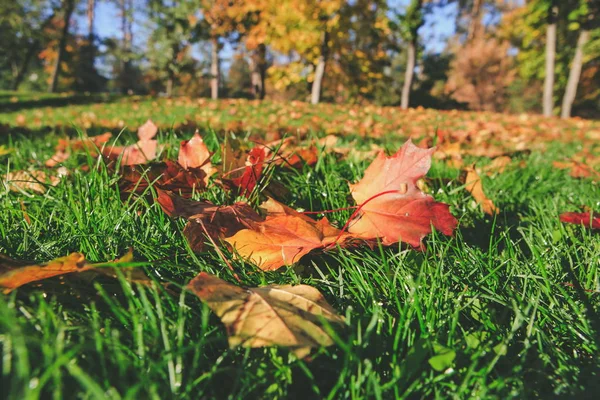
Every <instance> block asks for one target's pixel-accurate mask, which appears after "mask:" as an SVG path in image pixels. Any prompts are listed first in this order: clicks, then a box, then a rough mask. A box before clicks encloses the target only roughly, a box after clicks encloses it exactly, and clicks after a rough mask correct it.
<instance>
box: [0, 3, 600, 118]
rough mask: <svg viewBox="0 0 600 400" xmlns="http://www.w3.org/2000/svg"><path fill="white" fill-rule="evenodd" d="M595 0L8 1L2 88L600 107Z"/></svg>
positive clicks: (492, 107) (572, 110)
mask: <svg viewBox="0 0 600 400" xmlns="http://www.w3.org/2000/svg"><path fill="white" fill-rule="evenodd" d="M599 9H600V1H599V0H526V1H525V0H512V1H511V0H347V1H343V0H234V1H232V0H179V1H177V0H0V89H2V90H3V91H4V93H10V92H9V91H36V92H70V93H73V92H76V93H97V92H103V93H115V94H124V95H128V94H149V95H156V96H190V97H209V98H213V99H217V98H249V99H252V98H254V99H263V98H267V99H271V100H280V101H291V100H301V101H307V102H312V103H315V104H316V103H319V102H330V103H361V104H362V103H365V104H366V103H369V104H377V105H388V106H399V107H403V108H407V107H418V106H422V107H431V108H438V109H470V110H477V111H479V110H485V111H498V112H510V113H521V112H533V113H543V114H545V115H561V116H563V117H568V116H571V115H576V116H582V117H588V118H598V117H600V27H599V25H598V14H599V12H598V10H599Z"/></svg>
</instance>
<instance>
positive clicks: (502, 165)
mask: <svg viewBox="0 0 600 400" xmlns="http://www.w3.org/2000/svg"><path fill="white" fill-rule="evenodd" d="M511 162H512V159H511V158H510V157H509V156H500V157H496V158H494V159H493V160H492V162H491V163H489V164H488V165H486V166H485V167H483V168H481V170H480V171H477V172H478V173H485V174H487V175H494V174H501V173H503V172H504V170H505V169H506V167H507V166H508V165H509V164H510V163H511Z"/></svg>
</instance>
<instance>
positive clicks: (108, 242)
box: [0, 107, 600, 399]
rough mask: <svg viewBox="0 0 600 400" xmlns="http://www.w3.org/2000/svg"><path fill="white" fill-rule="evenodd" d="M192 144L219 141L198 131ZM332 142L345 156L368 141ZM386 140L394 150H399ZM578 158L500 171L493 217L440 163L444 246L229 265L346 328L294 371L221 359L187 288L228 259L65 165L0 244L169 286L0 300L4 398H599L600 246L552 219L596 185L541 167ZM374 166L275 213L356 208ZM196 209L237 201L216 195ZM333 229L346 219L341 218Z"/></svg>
mask: <svg viewBox="0 0 600 400" xmlns="http://www.w3.org/2000/svg"><path fill="white" fill-rule="evenodd" d="M95 109H96V108H95ZM97 109H98V110H102V108H100V107H99V108H97ZM31 112H32V113H33V112H35V111H34V110H31ZM122 112H124V113H125V114H130V113H131V110H127V111H123V110H122ZM166 112H167V110H163V109H160V110H157V111H156V113H157V115H164V113H166ZM185 112H186V111H181V110H177V109H174V110H172V111H171V113H172V115H183V114H185ZM141 114H144V115H147V114H145V113H140V115H141ZM98 117H99V118H102V117H101V116H100V115H98ZM192 133H193V131H191V130H185V129H178V130H171V129H167V130H164V131H162V132H161V133H160V135H159V141H160V142H161V143H163V144H170V145H171V147H170V148H167V150H165V151H166V153H165V154H168V155H169V157H171V158H173V157H174V156H175V153H176V151H175V149H176V148H177V144H178V142H179V140H181V139H182V138H188V137H190V136H191V135H192ZM201 134H202V135H204V136H207V137H212V138H213V139H210V140H213V141H215V142H216V141H218V140H223V139H222V136H221V134H220V133H215V132H214V131H212V130H210V129H208V128H206V127H204V128H203V130H202V131H201ZM313 134H315V135H317V136H321V135H323V134H324V132H314V133H313ZM60 135H61V134H60V131H52V132H50V133H44V132H40V133H39V134H27V135H25V136H23V135H20V134H19V133H18V132H17V133H14V134H13V133H11V134H10V135H7V136H3V137H2V138H1V139H0V144H5V145H6V146H7V147H10V148H13V149H14V151H13V152H12V153H11V154H9V155H6V156H3V157H2V158H0V161H1V162H0V175H3V174H5V173H6V172H7V171H8V170H9V169H10V170H17V169H27V168H30V167H33V168H41V165H42V164H43V162H44V161H45V160H46V159H47V158H48V157H49V156H50V155H51V154H52V153H53V147H54V145H55V143H56V140H57V138H58V137H60ZM343 140H344V142H345V144H347V145H350V146H354V147H358V146H361V145H364V144H367V143H368V142H369V141H370V139H364V138H363V139H360V138H356V137H354V138H345V139H343ZM378 141H379V142H380V143H381V142H382V140H378ZM383 142H384V143H383V144H384V145H385V147H386V148H389V149H395V148H398V147H399V146H400V145H401V144H402V143H403V142H404V138H402V137H400V136H390V137H387V138H386V139H385V140H383ZM215 144H216V143H213V145H215ZM576 146H577V144H576V143H575V144H573V145H572V148H568V146H567V148H566V150H565V146H562V145H561V146H559V145H555V146H553V145H551V146H549V148H548V150H547V151H545V152H544V153H540V152H536V151H534V152H533V153H532V154H530V155H520V156H519V158H518V159H515V160H514V163H513V164H514V165H512V166H511V167H510V168H508V170H507V171H506V172H504V173H502V174H500V175H496V176H493V177H489V178H488V177H485V178H484V185H485V189H486V192H487V193H488V195H489V196H490V197H491V198H492V199H493V200H494V202H495V204H496V205H497V206H498V207H499V208H500V210H501V213H500V214H499V215H498V216H496V217H494V218H492V217H490V216H486V215H484V214H483V213H481V211H480V210H479V209H478V208H477V206H476V205H475V204H474V203H473V201H472V199H471V198H470V196H469V194H468V193H467V192H466V191H465V190H464V189H463V188H462V187H463V184H462V183H461V182H460V181H459V179H458V172H457V171H456V170H454V169H450V168H448V167H447V166H446V165H445V164H443V163H442V162H439V161H435V162H434V166H433V168H432V171H431V172H430V174H429V178H430V180H429V182H428V184H429V186H430V188H431V191H432V194H433V195H434V196H435V197H436V199H437V200H439V201H443V202H446V203H448V204H450V205H451V210H452V212H453V214H454V215H455V216H456V217H457V218H458V219H459V220H460V228H459V229H458V231H457V232H456V234H455V236H454V237H444V236H443V235H441V234H434V235H432V236H430V237H428V238H427V239H426V245H427V250H426V251H425V252H417V251H414V250H410V249H406V248H404V247H399V246H392V247H382V246H377V247H375V248H369V247H367V246H360V247H356V248H352V249H335V250H333V251H330V252H328V253H325V254H314V255H309V256H308V257H305V258H303V259H302V260H301V262H300V263H299V265H298V266H296V267H295V268H284V269H282V270H279V271H276V272H269V273H265V272H261V271H259V270H257V269H256V268H255V267H253V266H252V265H250V264H247V263H244V262H243V261H240V260H234V259H229V260H228V262H229V263H231V264H232V265H233V267H234V269H235V272H236V273H237V275H238V276H239V278H240V279H241V281H242V284H244V285H247V286H256V285H263V284H271V283H278V284H287V283H306V284H311V285H314V286H316V287H317V288H318V289H319V290H320V291H321V292H323V293H324V294H325V296H326V298H327V300H328V301H329V302H330V303H331V304H332V305H333V306H334V307H335V308H336V309H337V310H338V311H339V313H340V314H342V315H345V316H346V320H347V326H346V327H345V328H344V329H341V330H340V331H338V332H337V336H336V337H335V341H336V345H334V346H331V347H328V348H324V349H319V350H316V351H314V352H313V354H312V355H311V357H310V358H308V359H305V360H299V359H297V358H296V357H295V356H294V355H292V354H291V353H290V352H289V351H287V350H286V349H276V348H266V349H252V350H248V349H241V348H239V349H233V350H231V349H229V348H228V346H227V338H226V333H225V329H224V328H223V326H222V325H221V324H220V322H219V320H218V318H216V317H215V316H214V315H213V314H212V313H211V312H210V310H209V309H208V308H207V307H206V306H204V305H203V304H202V303H201V302H200V301H199V300H198V299H197V298H195V297H194V296H193V295H191V294H190V293H186V292H185V291H183V292H180V290H179V288H181V287H182V286H183V285H185V284H186V283H187V282H188V281H189V280H190V279H191V278H192V277H193V276H195V275H196V274H197V273H198V272H200V271H208V272H210V273H213V274H217V275H219V276H220V277H221V278H223V279H226V280H229V281H230V282H235V279H234V278H233V274H232V272H231V271H230V270H229V269H228V268H227V265H226V263H225V262H224V261H223V260H222V259H221V258H220V256H219V254H218V253H217V252H215V251H211V250H209V251H207V252H206V253H202V254H193V253H192V252H191V251H190V249H189V247H188V246H187V244H186V243H185V239H184V238H183V236H182V234H181V231H182V229H183V221H177V220H173V219H171V218H169V217H167V216H166V215H165V214H164V213H163V212H162V211H161V210H160V208H159V207H158V205H156V204H152V203H149V202H148V201H147V199H146V198H143V197H142V198H137V199H135V198H132V199H129V200H127V201H121V196H120V193H119V191H118V188H117V186H116V181H117V179H118V175H117V173H115V172H114V171H111V170H109V169H107V168H106V167H105V166H104V164H103V163H102V162H99V161H98V160H96V159H94V158H89V157H86V156H83V155H82V156H79V157H74V158H73V159H71V160H69V161H67V167H69V169H70V170H71V171H72V172H71V175H70V176H69V177H67V178H65V179H64V180H63V181H62V182H61V183H60V184H59V185H58V186H56V187H54V188H51V189H50V190H49V191H48V192H47V193H46V194H45V195H33V196H26V195H23V194H18V193H9V192H7V191H2V192H1V193H0V208H1V209H2V213H0V251H1V252H3V253H6V254H8V255H9V256H11V257H14V258H18V259H34V260H37V261H46V260H50V259H52V258H55V257H58V256H63V255H66V254H68V253H69V252H73V251H80V252H82V253H84V254H85V255H86V256H87V257H88V259H89V260H91V261H108V260H112V259H115V258H116V257H119V256H120V255H123V254H124V253H125V252H126V251H127V249H128V248H129V247H133V248H134V251H135V257H136V261H140V262H145V263H146V264H145V265H146V266H145V267H144V268H145V270H146V271H147V273H148V274H149V275H150V276H152V277H153V279H155V280H156V281H157V282H170V285H171V287H172V288H173V290H171V291H167V290H165V289H163V288H160V286H159V285H155V286H154V287H151V288H147V287H138V286H135V285H134V286H131V285H130V284H129V283H127V282H125V281H119V282H116V281H110V282H109V281H89V280H85V279H83V278H79V277H78V276H76V275H74V276H66V277H64V278H63V279H60V278H55V279H50V280H48V281H46V282H44V283H43V284H42V285H35V284H34V285H29V286H27V287H23V288H20V289H18V290H16V291H14V292H12V293H10V294H8V295H2V296H0V345H1V347H0V348H1V352H2V357H1V365H2V367H1V373H2V377H1V381H0V386H1V387H2V394H3V396H4V397H6V398H12V399H24V398H37V397H43V398H98V399H105V398H114V399H120V398H130V399H140V398H157V399H159V398H160V399H164V398H232V399H238V398H267V399H271V398H332V399H337V398H394V397H396V398H423V397H425V398H431V397H441V398H448V397H456V398H509V397H519V398H522V397H539V398H554V397H559V396H563V397H577V396H583V395H584V394H591V393H594V391H597V390H598V389H600V388H599V387H598V385H599V382H600V377H599V376H598V370H599V368H600V364H599V361H598V360H599V357H598V350H599V345H600V343H599V339H598V338H599V337H600V336H599V332H600V331H599V329H600V318H599V312H600V297H599V296H598V290H599V280H600V275H599V266H600V265H599V263H600V236H599V235H598V234H597V233H593V232H591V231H590V230H588V229H585V228H583V227H579V226H575V225H571V226H568V225H563V224H561V223H560V222H559V220H558V214H559V213H560V212H562V211H573V210H577V209H579V208H580V207H581V206H588V207H591V208H595V209H598V207H599V201H600V198H599V197H598V186H597V185H596V184H594V183H592V182H591V181H589V180H575V179H573V178H571V177H569V176H568V173H567V172H566V171H560V170H556V169H554V168H553V167H552V160H554V159H559V158H561V157H562V156H563V154H564V152H565V151H575V150H576V149H575V147H576ZM474 160H475V161H480V162H482V163H485V162H487V160H486V159H481V160H478V159H474ZM519 161H523V162H524V166H523V167H519V166H517V164H518V163H519ZM368 163H369V160H358V159H355V158H353V157H352V156H349V157H347V158H344V159H341V160H340V159H337V158H336V157H334V156H333V155H331V154H327V153H322V154H320V156H319V161H318V162H317V164H316V165H315V166H314V167H305V168H303V169H301V170H285V169H276V170H275V171H274V172H273V176H272V178H271V179H273V180H276V181H278V182H279V183H281V184H283V185H284V186H285V187H286V188H287V189H288V190H289V194H288V195H287V197H286V199H285V201H286V203H287V204H289V205H291V206H293V207H297V208H302V209H305V210H310V211H319V210H328V209H337V208H343V207H346V206H348V205H349V197H348V196H349V190H348V185H347V183H348V182H354V181H356V180H357V179H359V178H360V177H361V176H362V173H363V171H364V169H365V168H366V166H367V165H368ZM81 165H85V166H87V167H88V169H87V170H84V169H82V168H81ZM265 183H266V182H263V184H265ZM207 197H208V198H209V199H211V200H213V201H217V202H222V201H226V200H228V199H229V198H228V196H227V195H226V194H224V193H222V192H221V191H220V190H219V189H212V190H211V191H210V193H209V194H208V195H207ZM21 203H22V204H23V205H21ZM23 207H24V208H25V210H26V212H27V214H28V215H29V217H30V222H27V221H26V219H25V218H24V216H23ZM328 217H329V218H330V219H331V221H332V222H333V223H335V224H337V225H338V226H341V225H342V224H343V223H344V221H345V220H346V219H347V218H348V217H349V212H348V211H340V212H339V213H333V214H328ZM223 251H224V252H225V254H226V255H227V256H229V253H228V252H227V251H226V249H224V248H223ZM179 293H181V294H179ZM451 355H454V357H452V356H451Z"/></svg>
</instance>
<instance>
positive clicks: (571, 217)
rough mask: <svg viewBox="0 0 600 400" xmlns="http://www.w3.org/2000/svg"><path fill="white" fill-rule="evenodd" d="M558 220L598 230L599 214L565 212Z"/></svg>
mask: <svg viewBox="0 0 600 400" xmlns="http://www.w3.org/2000/svg"><path fill="white" fill-rule="evenodd" d="M560 220H561V221H562V222H566V223H568V224H577V225H585V226H588V227H590V228H592V229H600V214H592V213H590V212H579V213H578V212H566V213H562V214H560Z"/></svg>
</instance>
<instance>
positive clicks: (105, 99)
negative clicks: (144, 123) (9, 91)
mask: <svg viewBox="0 0 600 400" xmlns="http://www.w3.org/2000/svg"><path fill="white" fill-rule="evenodd" d="M12 97H14V96H9V95H2V96H1V97H0V111H1V112H15V111H21V110H28V109H32V108H40V107H53V108H58V107H66V106H71V105H84V104H93V103H111V102H113V101H115V100H117V99H119V98H120V97H121V96H119V95H111V94H90V95H86V94H72V95H67V96H59V97H44V96H43V95H40V96H36V97H34V98H27V99H24V100H21V101H16V102H10V101H6V99H7V98H12Z"/></svg>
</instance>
